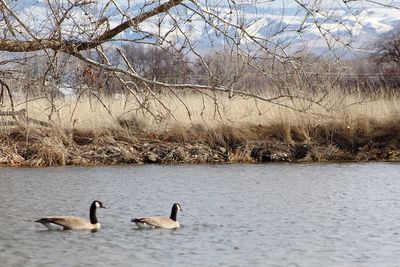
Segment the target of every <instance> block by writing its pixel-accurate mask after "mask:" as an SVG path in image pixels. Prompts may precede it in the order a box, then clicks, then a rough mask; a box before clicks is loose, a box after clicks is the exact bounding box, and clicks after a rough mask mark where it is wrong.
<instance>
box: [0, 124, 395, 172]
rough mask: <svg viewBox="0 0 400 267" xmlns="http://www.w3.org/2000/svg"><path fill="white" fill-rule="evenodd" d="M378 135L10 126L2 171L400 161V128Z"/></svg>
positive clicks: (1, 150)
mask: <svg viewBox="0 0 400 267" xmlns="http://www.w3.org/2000/svg"><path fill="white" fill-rule="evenodd" d="M397 125H398V124H397ZM369 129H370V128H369ZM383 129H384V128H382V127H378V128H376V129H375V130H374V131H372V132H371V131H370V132H361V131H360V129H354V130H353V131H351V132H350V131H349V129H348V128H345V129H340V128H339V129H338V128H337V127H332V126H330V127H326V126H325V127H324V128H323V129H313V131H312V134H310V133H311V132H309V133H308V135H307V137H305V136H301V135H300V134H299V132H297V131H296V130H295V129H289V131H288V130H287V129H283V128H282V127H281V126H280V127H277V126H274V127H272V126H269V127H267V126H260V125H252V126H251V125H247V126H246V127H240V128H235V127H228V126H221V127H218V128H213V129H205V128H203V127H200V126H195V127H191V128H190V129H185V128H174V129H170V130H166V131H163V132H157V133H155V132H151V131H144V130H137V129H134V130H132V129H131V128H130V126H129V125H126V127H121V128H118V129H107V130H105V131H103V132H101V133H94V132H91V131H77V130H63V129H60V128H53V129H49V128H39V127H37V128H36V129H29V128H24V127H15V128H9V129H7V131H2V133H1V139H0V140H1V147H0V165H2V166H62V165H104V164H106V165H112V164H144V163H155V164H171V163H235V162H327V161H400V145H399V144H400V127H396V128H393V127H392V128H390V129H386V131H384V130H383ZM322 130H323V131H322ZM370 130H371V129H370Z"/></svg>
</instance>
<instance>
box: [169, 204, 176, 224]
mask: <svg viewBox="0 0 400 267" xmlns="http://www.w3.org/2000/svg"><path fill="white" fill-rule="evenodd" d="M177 213H178V207H176V206H173V207H172V210H171V216H169V218H170V219H171V220H174V221H176V215H177Z"/></svg>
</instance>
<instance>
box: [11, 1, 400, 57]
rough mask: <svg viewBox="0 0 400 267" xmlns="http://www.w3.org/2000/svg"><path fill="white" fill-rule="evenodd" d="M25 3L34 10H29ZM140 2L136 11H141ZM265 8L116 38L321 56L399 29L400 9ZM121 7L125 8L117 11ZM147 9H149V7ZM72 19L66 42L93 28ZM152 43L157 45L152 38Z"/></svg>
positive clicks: (47, 23) (36, 14)
mask: <svg viewBox="0 0 400 267" xmlns="http://www.w3.org/2000/svg"><path fill="white" fill-rule="evenodd" d="M29 1H31V3H32V4H27V3H28V2H29ZM383 1H385V0H383ZM22 2H23V3H21V2H19V4H15V9H16V11H17V13H19V14H20V15H22V16H21V17H22V18H24V19H26V21H25V22H26V25H29V26H30V27H31V28H34V29H40V34H43V35H46V30H47V29H51V28H52V21H51V20H49V19H48V17H49V16H51V15H52V13H51V12H52V11H50V10H49V9H48V6H47V4H45V2H43V1H37V0H36V1H33V0H28V1H22ZM101 2H102V1H98V5H100V6H98V7H101ZM103 2H104V1H103ZM107 2H108V1H107ZM117 2H121V3H122V2H124V1H117ZM139 2H140V1H139ZM139 2H137V3H136V4H135V5H139ZM200 2H201V1H200ZM265 2H266V3H267V4H264V5H254V4H248V3H249V2H247V4H238V5H237V7H236V9H234V10H233V12H232V9H230V8H229V7H228V6H226V7H224V6H206V7H203V10H202V11H201V12H200V13H201V14H203V16H204V17H203V18H202V17H200V16H199V15H198V14H196V12H194V11H193V10H196V8H198V7H199V6H200V5H201V4H199V5H198V6H195V5H192V6H191V7H192V8H193V10H190V9H187V8H186V7H184V6H179V7H177V8H174V10H171V12H170V13H169V14H170V16H164V15H160V16H158V17H153V18H152V19H150V20H147V21H145V22H143V23H141V24H140V25H139V27H138V29H137V30H135V31H132V30H127V31H125V32H124V33H122V34H121V35H120V37H122V38H124V39H133V38H140V37H143V36H144V35H146V34H148V33H154V34H155V35H157V34H161V35H163V36H164V37H165V39H164V40H168V41H174V42H176V43H178V45H179V44H181V45H182V47H183V46H187V42H186V40H185V39H186V38H187V39H189V40H190V42H191V45H193V46H194V47H196V48H197V49H199V50H209V49H211V48H219V47H222V46H223V45H226V44H229V43H232V42H236V43H238V44H240V45H241V46H243V47H247V48H249V49H250V48H251V47H252V44H254V42H259V45H265V46H266V47H270V48H271V49H276V48H277V47H278V48H279V47H285V50H286V51H289V52H290V51H296V50H301V49H308V50H310V51H321V52H323V51H325V50H326V49H327V47H328V46H329V47H330V48H331V49H340V48H343V47H351V48H354V49H355V50H363V49H364V50H367V49H368V44H370V43H371V42H373V41H374V40H376V39H377V38H382V34H384V33H386V32H389V31H390V30H392V29H394V28H396V27H400V9H399V8H390V7H386V6H384V5H379V4H378V5H368V6H366V5H364V6H360V5H358V6H353V7H349V6H348V5H343V2H344V1H325V2H326V3H328V4H329V3H331V4H330V5H328V6H327V4H325V6H324V5H321V7H320V8H319V7H318V8H316V7H315V6H313V7H308V6H301V5H299V4H293V3H294V1H291V2H290V1H289V2H290V3H291V4H289V5H286V6H282V5H281V6H280V5H279V3H280V1H275V2H274V3H273V4H269V3H271V2H270V1H265ZM352 2H353V1H352ZM355 2H357V1H355ZM218 3H221V2H220V1H219V2H218ZM277 3H278V4H277ZM332 3H336V5H334V4H332ZM340 3H341V4H340ZM391 3H392V4H393V1H391ZM189 4H190V3H189ZM396 5H399V4H398V3H397V4H396ZM122 7H124V6H123V3H122V4H121V6H120V8H122ZM132 7H133V6H131V9H125V10H126V12H127V14H129V15H130V16H135V15H137V14H136V13H137V12H138V10H140V9H138V8H132ZM148 8H149V9H150V8H152V6H151V5H149V7H148ZM100 9H101V8H100ZM215 12H217V13H218V16H219V17H218V18H217V17H214V16H213V15H212V13H215ZM71 14H72V16H68V17H66V18H65V22H64V25H65V27H64V34H65V35H66V36H74V33H73V31H74V30H77V31H79V30H81V29H82V28H80V27H74V28H73V29H71V28H69V27H68V26H67V25H69V24H70V25H72V24H73V23H75V24H76V23H81V24H82V25H88V24H90V23H93V21H91V18H90V17H89V16H88V15H87V14H86V11H85V10H84V9H79V8H77V9H76V10H75V11H73V13H71ZM106 15H107V16H108V18H109V20H108V27H111V28H112V27H113V26H115V25H117V24H118V23H120V22H121V20H124V18H123V17H121V14H120V13H119V12H116V10H114V12H113V10H112V9H110V10H109V11H108V12H107V14H106ZM94 17H96V14H95V16H94ZM204 18H205V19H204ZM75 36H77V34H75ZM74 38H76V37H74ZM153 40H154V41H156V39H155V38H153ZM158 41H159V40H158ZM289 44H290V45H289ZM288 45H289V46H288Z"/></svg>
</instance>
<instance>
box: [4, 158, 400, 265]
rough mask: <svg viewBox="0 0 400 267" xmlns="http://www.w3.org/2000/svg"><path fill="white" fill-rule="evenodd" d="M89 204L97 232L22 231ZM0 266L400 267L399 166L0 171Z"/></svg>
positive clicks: (85, 208) (78, 212)
mask: <svg viewBox="0 0 400 267" xmlns="http://www.w3.org/2000/svg"><path fill="white" fill-rule="evenodd" d="M95 199H98V200H101V201H102V202H103V203H104V205H106V206H107V209H100V210H99V211H98V213H97V217H98V218H99V221H100V223H101V224H102V229H101V230H100V231H99V232H94V233H92V232H89V231H47V230H46V228H44V227H43V226H42V225H41V224H38V223H35V222H34V220H35V219H37V218H40V217H43V216H48V215H78V216H83V217H86V218H87V217H88V213H89V205H90V204H91V202H92V201H93V200H95ZM174 202H179V203H181V205H182V208H183V211H182V212H181V213H179V214H178V220H179V221H180V223H181V224H182V227H181V228H180V229H177V230H159V229H156V230H137V229H136V226H135V225H134V224H133V223H131V222H130V219H131V218H133V217H137V216H143V215H167V216H168V215H169V213H170V210H171V206H172V204H173V203H174ZM0 266H400V164H389V163H371V164H310V165H308V164H265V165H239V164H238V165H211V166H210V165H195V166H191V165H182V166H156V165H147V166H118V167H90V168H88V167H71V168H3V169H0Z"/></svg>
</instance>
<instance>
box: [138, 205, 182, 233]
mask: <svg viewBox="0 0 400 267" xmlns="http://www.w3.org/2000/svg"><path fill="white" fill-rule="evenodd" d="M181 210H182V208H181V205H180V204H179V203H175V204H174V205H173V206H172V210H171V216H170V217H169V218H168V217H164V216H151V217H142V218H134V219H132V220H131V221H132V222H134V223H135V224H136V225H137V226H138V227H139V228H140V229H145V228H165V229H174V228H178V227H180V224H179V222H178V221H177V220H176V216H177V212H178V211H181Z"/></svg>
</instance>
